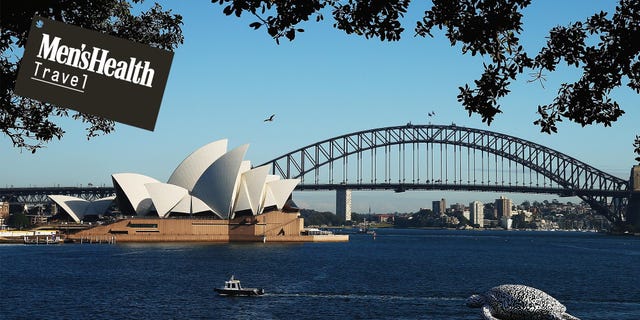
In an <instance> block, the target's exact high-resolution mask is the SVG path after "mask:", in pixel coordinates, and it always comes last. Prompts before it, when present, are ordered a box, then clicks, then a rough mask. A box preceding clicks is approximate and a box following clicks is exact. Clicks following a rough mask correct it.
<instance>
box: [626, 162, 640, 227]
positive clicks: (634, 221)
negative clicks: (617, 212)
mask: <svg viewBox="0 0 640 320" xmlns="http://www.w3.org/2000/svg"><path fill="white" fill-rule="evenodd" d="M629 182H630V186H631V190H633V191H640V165H636V166H633V168H631V179H630V181H629ZM627 220H628V221H629V223H630V224H631V225H634V226H635V227H636V228H638V230H640V196H638V195H632V196H631V198H630V199H629V206H628V207H627Z"/></svg>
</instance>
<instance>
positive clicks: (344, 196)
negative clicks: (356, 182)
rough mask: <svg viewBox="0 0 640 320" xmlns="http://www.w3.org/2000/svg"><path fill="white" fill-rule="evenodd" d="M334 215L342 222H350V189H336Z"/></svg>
mask: <svg viewBox="0 0 640 320" xmlns="http://www.w3.org/2000/svg"><path fill="white" fill-rule="evenodd" d="M336 215H337V216H338V217H340V218H342V219H344V221H351V189H347V188H338V189H336Z"/></svg>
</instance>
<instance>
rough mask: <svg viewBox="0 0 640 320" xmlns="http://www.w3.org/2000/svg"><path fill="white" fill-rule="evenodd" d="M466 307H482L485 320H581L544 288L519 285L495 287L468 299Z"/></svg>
mask: <svg viewBox="0 0 640 320" xmlns="http://www.w3.org/2000/svg"><path fill="white" fill-rule="evenodd" d="M466 303H467V307H470V308H482V316H483V318H484V319H485V320H580V319H579V318H576V317H574V316H572V315H570V314H568V313H567V312H566V311H567V308H566V307H565V306H564V305H563V304H562V303H560V302H559V301H558V300H556V299H555V298H553V297H552V296H550V295H548V294H547V293H545V292H544V291H542V290H539V289H536V288H532V287H528V286H524V285H516V284H504V285H501V286H497V287H493V288H491V289H489V291H487V292H485V293H483V294H474V295H472V296H471V297H469V298H467V301H466Z"/></svg>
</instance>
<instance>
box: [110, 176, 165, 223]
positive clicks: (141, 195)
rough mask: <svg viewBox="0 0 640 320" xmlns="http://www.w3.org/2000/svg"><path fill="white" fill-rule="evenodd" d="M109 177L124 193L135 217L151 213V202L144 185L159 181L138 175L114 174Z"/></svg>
mask: <svg viewBox="0 0 640 320" xmlns="http://www.w3.org/2000/svg"><path fill="white" fill-rule="evenodd" d="M111 177H112V178H113V181H114V182H115V183H117V184H118V186H119V187H120V189H121V190H122V191H123V192H124V193H125V196H126V197H127V199H128V200H129V203H131V206H132V207H133V210H135V212H136V214H137V215H145V214H147V213H149V211H151V208H152V207H153V202H152V201H151V196H149V192H148V191H147V188H145V187H144V185H145V184H147V183H159V182H160V181H158V180H156V179H154V178H151V177H148V176H145V175H142V174H138V173H115V174H112V175H111Z"/></svg>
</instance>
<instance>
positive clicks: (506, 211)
mask: <svg viewBox="0 0 640 320" xmlns="http://www.w3.org/2000/svg"><path fill="white" fill-rule="evenodd" d="M512 206H513V204H512V202H511V199H508V198H506V197H504V196H500V199H496V202H495V208H496V215H497V218H498V220H501V221H502V218H503V217H507V218H511V208H512Z"/></svg>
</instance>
